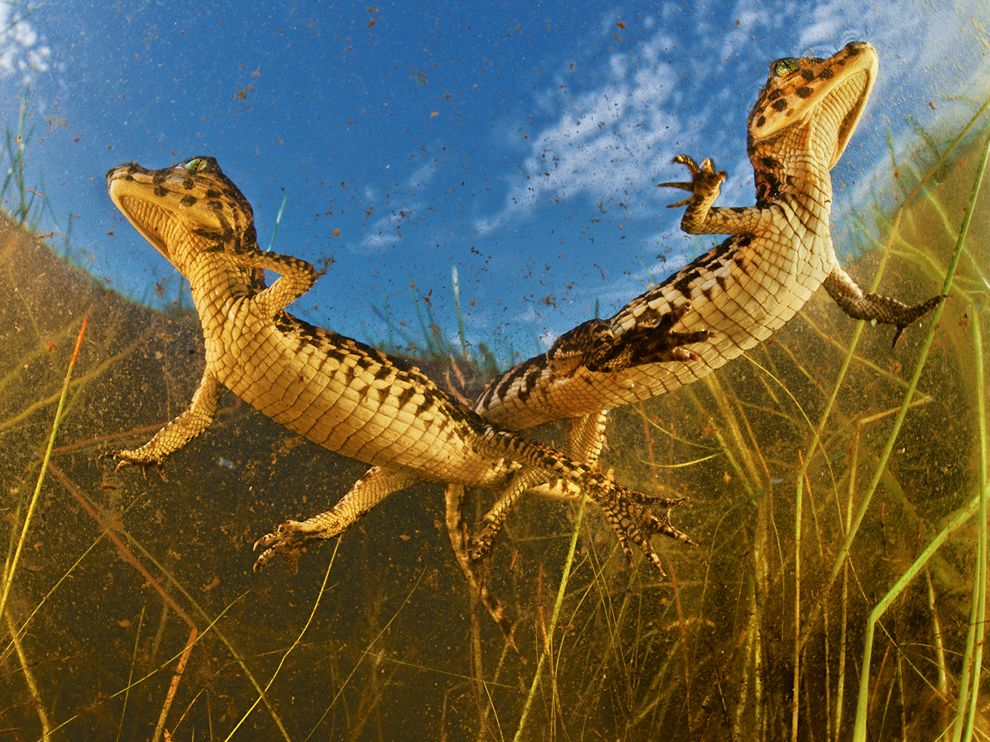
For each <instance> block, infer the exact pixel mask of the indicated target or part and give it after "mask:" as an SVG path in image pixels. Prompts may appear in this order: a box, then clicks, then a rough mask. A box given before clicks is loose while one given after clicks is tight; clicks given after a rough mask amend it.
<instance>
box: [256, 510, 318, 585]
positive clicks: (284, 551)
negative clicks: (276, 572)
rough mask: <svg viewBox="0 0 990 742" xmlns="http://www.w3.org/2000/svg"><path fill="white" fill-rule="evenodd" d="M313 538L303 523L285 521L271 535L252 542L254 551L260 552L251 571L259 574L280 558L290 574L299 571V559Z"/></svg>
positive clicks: (268, 534) (267, 534)
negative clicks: (287, 566)
mask: <svg viewBox="0 0 990 742" xmlns="http://www.w3.org/2000/svg"><path fill="white" fill-rule="evenodd" d="M314 538H317V537H316V536H314V535H313V533H312V531H311V530H310V529H308V528H306V525H305V523H303V522H301V521H298V520H287V521H285V522H283V523H280V524H279V525H278V528H276V529H275V531H274V532H273V533H266V534H265V535H264V536H262V537H261V538H259V539H258V540H257V541H255V542H254V547H253V549H254V551H258V550H259V549H261V550H262V552H261V553H260V554H259V555H258V558H257V559H255V560H254V566H253V567H252V569H253V570H254V571H255V572H259V571H261V570H262V569H264V568H265V567H267V566H268V565H269V564H271V563H272V561H274V560H276V559H278V558H280V557H282V558H285V559H286V561H287V562H288V565H289V569H290V570H292V574H295V573H296V572H297V571H298V570H299V557H300V555H302V554H304V553H306V549H307V547H308V545H309V542H310V541H312V540H313V539H314Z"/></svg>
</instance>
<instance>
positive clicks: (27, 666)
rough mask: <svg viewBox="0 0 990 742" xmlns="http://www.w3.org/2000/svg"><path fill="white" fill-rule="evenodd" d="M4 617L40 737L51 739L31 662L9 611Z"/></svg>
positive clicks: (50, 724) (48, 724)
mask: <svg viewBox="0 0 990 742" xmlns="http://www.w3.org/2000/svg"><path fill="white" fill-rule="evenodd" d="M4 619H5V621H6V624H7V631H9V632H10V636H11V641H12V642H13V644H14V651H15V652H16V653H17V661H18V662H20V664H21V672H22V673H23V674H24V682H25V683H26V684H27V687H28V692H29V693H30V694H31V700H33V701H34V706H35V711H37V713H38V723H39V724H40V725H41V738H42V739H44V740H48V739H51V735H52V723H51V721H50V720H49V719H48V713H47V712H46V711H45V703H44V701H43V700H42V699H41V691H40V690H39V688H38V681H37V680H36V679H35V677H34V673H33V672H31V662H30V661H29V660H28V658H27V655H26V654H25V653H24V647H23V646H22V645H21V641H20V639H19V638H18V636H17V626H16V625H14V620H13V619H12V618H11V617H10V614H9V613H5V614H4Z"/></svg>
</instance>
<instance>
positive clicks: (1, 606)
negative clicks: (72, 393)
mask: <svg viewBox="0 0 990 742" xmlns="http://www.w3.org/2000/svg"><path fill="white" fill-rule="evenodd" d="M87 324H89V317H88V316H87V315H84V316H83V319H82V325H80V327H79V334H78V336H77V337H76V346H75V348H73V350H72V356H71V357H70V358H69V367H68V368H67V369H66V371H65V379H64V380H63V381H62V392H61V394H59V397H58V404H57V405H56V407H55V419H54V420H53V421H52V429H51V433H50V434H49V435H48V447H47V448H46V449H45V455H44V457H43V458H42V460H41V471H39V472H38V481H37V483H36V484H35V487H34V494H33V495H31V501H30V503H29V504H28V509H27V513H26V514H25V515H24V523H23V524H22V525H21V535H20V537H19V538H18V539H17V547H16V548H15V549H14V556H13V557H12V558H11V560H10V564H9V565H8V569H7V574H6V575H4V583H3V593H2V594H0V616H2V615H4V612H5V611H6V610H7V599H8V598H9V597H10V586H11V584H12V583H13V582H14V573H15V572H16V571H17V563H18V562H19V561H20V558H21V552H22V551H23V550H24V541H25V540H26V539H27V532H28V528H29V527H30V526H31V518H32V517H33V516H34V511H35V508H36V507H37V506H38V501H39V500H40V499H41V486H42V484H44V482H45V472H47V471H48V462H49V461H50V460H51V457H52V448H54V446H55V435H56V434H57V433H58V425H59V423H60V422H61V421H62V410H63V408H64V407H65V398H66V397H67V396H68V394H69V383H70V382H71V381H72V370H73V369H74V368H75V367H76V361H77V360H79V349H80V348H81V347H82V341H83V337H84V336H85V334H86V325H87Z"/></svg>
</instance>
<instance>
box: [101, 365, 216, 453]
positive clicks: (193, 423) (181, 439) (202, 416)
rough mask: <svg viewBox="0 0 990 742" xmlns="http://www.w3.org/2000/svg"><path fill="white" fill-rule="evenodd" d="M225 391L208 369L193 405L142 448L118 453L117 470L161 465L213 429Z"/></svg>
mask: <svg viewBox="0 0 990 742" xmlns="http://www.w3.org/2000/svg"><path fill="white" fill-rule="evenodd" d="M222 391H223V386H221V384H220V382H219V381H217V380H216V379H215V378H214V377H213V374H211V373H210V370H209V369H207V370H206V371H205V372H204V373H203V378H202V379H201V380H200V382H199V387H198V388H197V389H196V392H195V394H193V398H192V402H190V403H189V407H188V408H186V410H185V411H184V412H183V413H182V414H181V415H179V416H178V417H176V418H175V419H174V420H172V421H171V422H170V423H167V424H166V425H165V427H163V428H162V429H161V430H159V431H158V432H157V433H155V435H154V437H152V439H151V440H150V441H148V442H147V443H145V444H144V445H143V446H141V447H140V448H135V449H131V450H126V451H117V452H116V453H115V454H114V455H113V456H114V458H115V459H117V461H118V463H117V469H121V468H122V467H124V466H127V465H128V464H160V463H161V462H162V461H163V460H164V459H166V458H167V457H168V456H171V455H172V454H173V453H175V452H176V451H178V450H179V449H180V448H182V447H183V446H184V445H186V444H187V443H188V442H189V441H191V440H192V439H193V438H195V437H196V436H197V435H199V434H200V433H202V432H203V431H204V430H206V429H207V428H208V427H210V424H211V423H212V422H213V416H214V415H215V414H216V411H217V404H218V402H219V401H220V393H221V392H222Z"/></svg>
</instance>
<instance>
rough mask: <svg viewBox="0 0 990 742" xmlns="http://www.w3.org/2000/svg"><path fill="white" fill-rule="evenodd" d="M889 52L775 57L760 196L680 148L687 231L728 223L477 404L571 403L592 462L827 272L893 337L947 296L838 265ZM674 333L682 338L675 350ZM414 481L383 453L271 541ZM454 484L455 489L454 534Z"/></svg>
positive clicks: (834, 292) (485, 407) (840, 300)
mask: <svg viewBox="0 0 990 742" xmlns="http://www.w3.org/2000/svg"><path fill="white" fill-rule="evenodd" d="M877 67H878V59H877V53H876V51H875V49H874V48H873V47H872V46H871V45H870V44H868V43H866V42H852V43H850V44H847V45H846V46H845V47H843V48H842V49H840V50H839V51H838V52H837V53H836V54H834V55H833V56H831V57H829V58H828V59H819V58H791V57H787V58H783V59H778V60H776V61H774V62H772V63H771V64H770V70H769V74H768V76H767V80H766V84H765V85H764V86H763V89H762V90H761V91H760V92H759V94H758V95H757V98H756V103H755V105H754V106H753V109H752V111H751V112H750V114H749V118H748V122H747V132H748V136H747V150H748V154H749V159H750V162H751V163H752V166H753V173H754V178H755V182H756V204H755V205H752V206H744V207H716V206H714V202H715V200H716V199H717V197H718V195H719V191H720V187H721V184H722V183H723V182H724V180H725V177H726V174H725V173H724V172H721V171H716V169H715V166H714V164H713V162H712V161H711V160H710V159H705V160H703V161H702V162H701V164H700V165H697V164H696V163H695V162H694V160H692V159H691V158H690V157H688V156H687V155H678V156H677V157H676V158H675V159H674V162H675V163H678V164H681V165H683V166H685V167H686V168H687V170H688V172H689V173H690V177H691V181H690V182H685V183H680V182H678V183H663V184H661V185H664V186H670V187H674V188H679V189H683V190H687V191H690V195H689V196H688V197H687V198H686V199H684V200H683V201H679V202H677V203H674V204H671V206H672V207H677V206H686V207H687V209H686V210H685V213H684V216H683V219H682V221H681V228H682V230H683V231H685V232H687V233H688V234H693V235H696V234H728V235H730V237H729V238H728V239H726V240H725V241H723V242H722V243H721V244H719V245H718V246H716V247H714V248H712V249H711V250H709V251H708V252H707V253H705V254H703V255H701V256H700V257H698V258H697V259H696V260H694V261H692V262H690V263H689V264H688V265H686V266H685V267H684V268H682V269H681V270H679V271H677V272H676V273H674V274H673V275H671V276H670V277H668V278H667V279H666V280H664V281H663V282H662V283H660V284H659V285H657V286H655V287H653V288H651V289H650V290H648V291H646V292H645V293H644V294H641V295H640V296H638V297H636V298H635V299H633V300H632V301H631V302H629V303H628V304H626V306H624V307H623V308H622V309H620V310H619V311H618V312H617V313H615V314H614V315H613V316H612V317H610V318H608V319H595V320H590V321H588V322H585V323H583V324H581V325H579V326H577V327H575V328H574V329H572V330H570V331H569V332H566V333H564V334H563V335H562V336H561V337H560V338H559V339H558V340H557V341H556V342H555V343H554V344H553V345H552V347H551V348H550V350H549V351H547V352H546V353H544V354H541V355H538V356H536V357H534V358H530V359H529V360H527V361H524V362H522V363H520V364H518V365H517V366H515V367H514V368H512V369H510V370H509V371H507V372H506V373H505V374H503V375H502V376H501V377H500V378H498V379H496V380H494V381H492V382H491V383H490V384H489V385H488V386H487V387H486V388H485V390H484V391H483V392H482V394H481V395H480V396H479V397H478V399H477V400H476V401H475V403H474V405H473V409H474V411H475V412H477V413H478V414H480V415H481V416H482V417H484V418H485V419H486V420H489V421H492V422H495V423H497V424H499V425H503V426H505V427H507V428H511V429H514V430H521V429H525V428H529V427H532V426H536V425H540V424H542V423H546V422H549V421H551V420H557V419H569V420H570V421H571V422H570V425H569V428H570V432H569V436H568V440H569V444H570V453H571V455H572V456H574V457H575V458H577V459H579V460H582V461H584V462H585V463H586V464H587V465H591V464H593V462H594V460H595V459H596V458H597V456H598V453H599V452H600V451H601V448H602V444H603V433H604V430H605V411H606V410H608V409H611V408H615V407H618V406H621V405H625V404H630V403H632V402H637V401H641V400H645V399H649V398H651V397H655V396H657V395H660V394H663V393H665V392H669V391H671V390H673V389H676V388H677V387H679V386H682V385H684V384H689V383H691V382H693V381H696V380H698V379H700V378H702V377H703V376H705V375H706V374H709V373H711V372H712V371H714V370H715V369H717V368H719V367H720V366H722V365H724V364H725V363H727V362H728V361H730V360H732V359H733V358H736V357H738V356H740V355H742V354H743V353H745V352H746V351H747V350H749V349H751V348H753V347H755V346H756V345H758V344H759V343H761V342H762V341H764V340H766V339H767V338H768V337H770V335H771V334H773V333H774V332H775V331H776V330H778V329H779V328H780V327H781V326H783V325H784V323H786V322H787V321H788V320H789V319H791V318H792V317H793V316H794V314H795V313H796V312H798V311H799V310H800V309H801V308H802V307H803V306H804V304H805V303H806V302H807V301H808V299H809V298H810V297H811V295H812V294H813V293H814V292H815V291H816V290H817V289H818V288H819V287H821V286H822V285H824V287H825V290H826V291H827V292H828V294H829V296H831V297H832V299H833V300H835V302H836V303H837V304H838V305H839V307H840V309H842V311H843V312H845V313H846V314H847V315H849V316H851V317H853V318H855V319H864V320H869V321H870V322H872V323H874V324H876V323H884V324H890V325H893V326H894V327H895V331H894V342H895V343H896V342H897V339H898V338H899V337H900V335H901V333H902V332H903V331H904V329H905V328H906V327H908V326H909V325H911V324H912V323H914V322H916V321H917V320H919V319H920V318H922V317H923V316H925V315H926V314H927V313H928V312H930V311H931V310H932V309H933V308H934V307H935V306H936V305H937V304H938V303H939V302H940V301H941V300H942V299H943V297H941V296H936V297H933V298H931V299H929V300H927V301H925V302H922V303H920V304H916V305H914V306H909V305H907V304H904V303H902V302H900V301H898V300H896V299H892V298H889V297H886V296H880V295H877V294H874V293H870V292H867V291H863V290H862V289H860V287H859V286H858V285H857V284H856V282H855V281H854V280H853V279H852V278H851V277H850V276H849V275H848V274H847V273H846V272H845V271H844V270H843V269H842V267H841V266H840V265H839V262H838V259H837V257H836V254H835V249H834V247H833V244H832V239H831V234H830V224H829V216H830V211H831V206H832V181H831V176H830V171H831V170H832V168H833V167H835V165H836V163H837V162H838V161H839V158H840V157H841V156H842V153H843V151H844V150H845V148H846V145H847V144H848V142H849V139H850V137H851V136H852V134H853V132H854V131H855V129H856V126H857V124H858V123H859V121H860V118H861V117H862V115H863V111H864V109H865V107H866V104H867V101H868V100H869V98H870V94H871V92H872V90H873V84H874V81H875V79H876V74H877ZM672 338H674V339H676V341H677V342H679V343H681V344H682V345H683V346H684V347H677V348H676V349H674V350H671V349H670V345H671V341H672ZM407 485H408V481H407V480H406V479H404V478H403V475H402V473H401V472H398V471H395V470H392V469H389V468H382V467H379V468H375V469H372V470H370V471H369V472H368V473H367V474H366V475H365V476H364V477H363V478H362V479H361V480H359V481H358V482H357V483H356V484H355V485H354V487H353V488H352V489H351V491H350V492H349V493H348V494H347V495H345V496H344V497H343V498H342V499H341V501H340V502H339V503H338V504H337V506H336V507H335V508H334V509H333V510H331V511H329V512H326V513H322V514H320V515H317V516H315V517H313V518H311V519H309V520H307V521H305V522H304V523H302V524H299V523H297V522H295V521H289V522H288V523H286V524H283V526H282V527H281V528H280V530H279V535H278V536H277V537H275V539H276V540H274V541H271V542H270V544H271V545H273V546H276V547H277V548H278V549H285V550H287V551H290V552H292V553H294V552H295V551H296V550H297V549H298V548H299V547H300V546H301V545H302V543H303V542H304V541H305V540H308V539H313V538H330V537H333V536H335V535H337V534H339V533H340V532H342V530H343V529H344V528H346V526H347V525H349V524H350V523H352V522H353V520H354V518H355V514H360V513H361V512H365V511H367V509H369V508H370V507H371V506H373V505H374V504H375V503H377V502H378V501H380V500H381V498H383V497H385V496H387V495H388V494H389V493H391V492H394V491H396V490H398V489H402V488H403V487H405V486H407ZM549 489H550V490H552V489H553V487H552V486H551V487H550V488H549ZM540 491H542V492H543V493H544V494H547V493H548V488H547V487H546V486H544V487H543V488H542V490H540ZM456 492H457V490H456V489H450V490H448V526H449V527H450V528H451V538H452V540H454V542H455V549H456V548H457V543H456V542H457V536H456V535H455V532H454V531H455V529H456V528H457V525H456V524H457V522H458V519H459V498H458V496H457V494H456ZM522 493H523V489H521V488H514V489H512V490H509V491H507V492H506V493H505V494H504V495H503V496H502V497H501V498H500V499H499V500H498V502H497V503H496V504H495V506H494V507H493V508H492V509H491V510H490V511H489V512H488V514H487V515H486V516H485V518H484V526H483V528H482V531H481V533H480V534H479V535H478V536H477V537H476V538H475V540H474V543H473V545H472V547H471V555H472V556H473V557H474V558H479V557H481V556H482V555H483V554H484V553H485V552H486V551H487V549H488V548H489V547H490V546H491V543H492V540H493V539H494V537H495V535H496V533H497V531H498V529H499V527H500V526H501V524H502V523H503V521H504V520H505V518H506V516H507V515H508V513H509V511H510V509H511V507H512V505H513V504H514V502H515V501H516V500H517V499H518V497H519V496H520V495H521V494H522ZM551 494H552V492H551ZM273 553H274V552H273V551H269V552H268V553H266V554H265V555H263V557H262V560H261V563H264V561H266V560H267V559H269V558H270V557H271V556H272V555H273ZM627 555H628V551H627Z"/></svg>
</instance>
